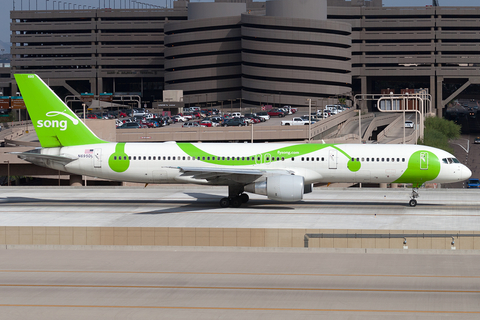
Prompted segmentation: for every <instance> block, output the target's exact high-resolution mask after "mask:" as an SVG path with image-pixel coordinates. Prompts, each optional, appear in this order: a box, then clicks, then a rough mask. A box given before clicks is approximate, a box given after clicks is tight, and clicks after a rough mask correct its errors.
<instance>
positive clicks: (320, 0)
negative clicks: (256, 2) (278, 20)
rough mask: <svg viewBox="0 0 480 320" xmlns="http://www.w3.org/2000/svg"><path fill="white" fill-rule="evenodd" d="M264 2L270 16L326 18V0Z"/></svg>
mask: <svg viewBox="0 0 480 320" xmlns="http://www.w3.org/2000/svg"><path fill="white" fill-rule="evenodd" d="M266 4H267V6H266V15H267V16H270V17H285V18H299V19H311V20H327V0H275V1H267V2H266Z"/></svg>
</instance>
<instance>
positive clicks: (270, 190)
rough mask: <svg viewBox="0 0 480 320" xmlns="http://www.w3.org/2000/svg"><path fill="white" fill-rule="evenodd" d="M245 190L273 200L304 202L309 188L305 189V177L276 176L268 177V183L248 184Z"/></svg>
mask: <svg viewBox="0 0 480 320" xmlns="http://www.w3.org/2000/svg"><path fill="white" fill-rule="evenodd" d="M307 187H308V186H307ZM244 189H245V191H247V192H251V193H256V194H263V195H265V196H267V197H268V198H269V199H272V200H277V201H285V202H287V201H300V200H302V199H303V194H304V192H305V189H309V188H305V185H304V178H303V176H296V175H276V176H271V177H267V178H266V181H260V182H255V183H251V184H248V185H246V186H245V188H244ZM307 192H308V191H307Z"/></svg>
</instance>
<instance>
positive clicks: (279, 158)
mask: <svg viewBox="0 0 480 320" xmlns="http://www.w3.org/2000/svg"><path fill="white" fill-rule="evenodd" d="M312 159H313V158H312ZM278 160H280V158H279V157H277V161H278Z"/></svg>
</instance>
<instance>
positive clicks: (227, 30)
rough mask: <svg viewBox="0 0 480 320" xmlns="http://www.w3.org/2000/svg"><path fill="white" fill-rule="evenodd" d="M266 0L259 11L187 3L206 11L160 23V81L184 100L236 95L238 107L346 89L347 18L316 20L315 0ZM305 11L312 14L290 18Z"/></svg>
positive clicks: (322, 8)
mask: <svg viewBox="0 0 480 320" xmlns="http://www.w3.org/2000/svg"><path fill="white" fill-rule="evenodd" d="M272 2H274V3H271V4H270V2H268V3H267V16H258V15H251V14H248V13H247V14H241V15H238V16H229V17H225V16H224V17H217V16H218V15H221V12H216V11H215V10H209V8H220V7H222V6H217V5H232V3H228V4H227V3H195V4H194V6H193V7H191V8H189V16H191V17H207V18H204V19H193V20H188V21H177V22H169V23H166V24H165V51H164V54H165V87H166V89H167V90H177V89H178V90H184V95H185V96H184V102H185V103H186V104H187V105H188V104H191V103H200V104H204V105H206V104H207V103H213V102H217V101H224V102H226V103H228V104H230V103H231V102H229V100H232V99H237V103H238V101H239V98H241V99H242V103H243V104H244V106H245V107H249V106H252V107H258V106H259V105H261V104H271V103H274V104H289V105H295V106H305V100H306V99H307V98H311V99H314V100H315V99H326V98H328V97H332V96H335V95H339V94H344V93H346V92H349V91H350V90H351V83H352V81H351V46H352V45H351V42H352V40H351V26H350V24H347V23H343V22H336V21H327V20H325V19H324V20H318V19H319V18H322V17H323V18H326V1H323V0H321V1H313V0H301V1H300V0H293V1H291V0H289V1H286V0H280V1H272ZM192 4H193V3H192ZM293 7H295V9H294V8H293ZM232 8H233V9H232V10H237V11H238V10H240V11H241V8H240V6H236V5H235V6H233V7H232ZM210 11H211V12H210ZM228 12H230V11H225V12H224V13H225V14H226V13H228ZM289 13H290V15H293V16H295V17H286V16H287V15H289ZM268 14H272V15H277V16H268ZM278 15H279V16H278ZM305 15H307V16H309V17H315V19H304V18H298V17H302V16H305ZM318 103H319V104H320V103H321V102H320V101H319V102H318Z"/></svg>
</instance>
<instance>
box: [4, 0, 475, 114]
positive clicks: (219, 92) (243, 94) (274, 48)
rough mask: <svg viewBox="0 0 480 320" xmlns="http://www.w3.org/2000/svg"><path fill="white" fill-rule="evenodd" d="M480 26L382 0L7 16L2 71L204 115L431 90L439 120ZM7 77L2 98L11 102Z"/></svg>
mask: <svg viewBox="0 0 480 320" xmlns="http://www.w3.org/2000/svg"><path fill="white" fill-rule="evenodd" d="M479 16H480V7H468V8H466V7H438V6H427V7H382V3H381V0H371V1H367V0H356V1H353V0H352V1H344V0H307V1H305V0H302V1H300V0H272V1H267V2H252V1H250V0H243V1H241V0H240V1H234V0H232V1H216V2H211V3H198V2H195V3H189V2H188V1H175V2H174V5H173V8H98V9H76V10H66V9H64V8H60V6H58V7H55V8H53V10H28V11H12V12H11V19H12V23H11V30H12V35H11V42H12V48H11V54H12V60H11V70H10V71H11V74H12V75H13V73H19V72H21V73H24V72H28V73H31V72H34V73H37V74H39V75H40V76H41V77H42V78H43V79H44V80H45V81H46V82H47V83H48V84H49V85H51V86H53V87H54V88H55V90H56V91H57V93H59V94H60V95H67V94H75V95H79V94H81V93H83V92H91V93H94V94H99V93H102V92H113V93H116V94H138V95H140V96H141V97H142V99H143V101H144V102H147V103H151V102H152V101H161V99H162V90H183V93H184V98H183V102H184V103H185V104H202V105H204V106H207V105H208V106H215V105H219V104H220V103H226V104H229V105H230V104H235V105H236V106H238V105H240V104H241V105H243V106H246V107H248V106H252V107H258V106H260V105H263V104H273V105H284V104H288V105H292V106H297V107H304V106H306V105H307V103H306V99H312V101H313V103H314V104H316V105H325V104H327V103H331V102H336V100H337V99H338V97H342V96H348V95H351V94H352V93H354V94H358V93H364V94H366V93H381V90H382V89H386V88H392V89H391V90H392V91H393V90H397V89H396V88H412V89H419V88H428V90H429V92H430V93H431V94H432V97H433V103H434V105H435V106H436V108H437V113H438V114H442V112H443V107H444V106H445V105H446V103H448V102H449V101H450V100H451V99H453V98H455V97H457V94H459V93H462V92H463V93H462V94H463V96H464V97H473V95H474V94H475V92H474V90H472V88H476V86H477V84H478V83H480V77H479V76H478V74H479V71H480V50H479V49H480V26H479V25H478V17H479ZM11 79H12V80H11V81H12V83H11V88H8V87H6V88H4V90H3V91H4V92H6V93H7V94H8V91H9V90H10V91H11V92H13V93H15V92H16V86H15V84H14V83H13V76H11ZM1 85H3V86H7V85H8V84H7V83H5V82H2V83H1ZM395 93H400V92H399V91H396V92H395Z"/></svg>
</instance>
